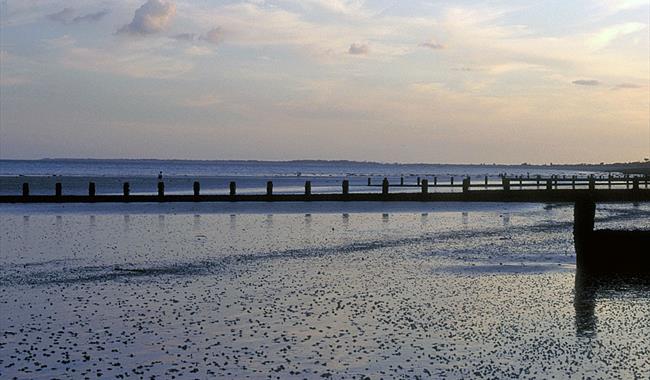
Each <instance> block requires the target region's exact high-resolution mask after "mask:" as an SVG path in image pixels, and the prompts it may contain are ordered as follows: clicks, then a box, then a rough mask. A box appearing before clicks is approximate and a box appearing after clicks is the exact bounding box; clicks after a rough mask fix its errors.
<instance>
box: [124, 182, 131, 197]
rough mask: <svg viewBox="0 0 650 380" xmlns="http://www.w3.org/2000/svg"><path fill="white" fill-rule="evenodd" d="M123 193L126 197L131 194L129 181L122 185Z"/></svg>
mask: <svg viewBox="0 0 650 380" xmlns="http://www.w3.org/2000/svg"><path fill="white" fill-rule="evenodd" d="M122 194H124V196H125V197H128V196H129V194H131V186H130V185H129V183H128V182H124V184H123V185H122Z"/></svg>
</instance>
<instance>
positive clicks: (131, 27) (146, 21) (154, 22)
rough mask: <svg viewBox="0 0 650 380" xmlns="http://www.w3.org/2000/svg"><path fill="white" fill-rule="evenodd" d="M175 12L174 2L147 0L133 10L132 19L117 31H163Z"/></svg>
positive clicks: (143, 32) (139, 32)
mask: <svg viewBox="0 0 650 380" xmlns="http://www.w3.org/2000/svg"><path fill="white" fill-rule="evenodd" d="M175 14H176V4H174V3H171V2H168V1H165V0H147V2H146V3H144V4H143V5H142V6H141V7H140V8H138V9H137V10H136V11H135V14H134V15H133V20H132V21H131V22H130V23H128V24H126V25H124V26H123V27H121V28H120V29H119V30H118V33H127V34H136V35H146V34H153V33H158V32H161V31H163V30H164V29H165V28H167V27H168V26H169V24H170V23H171V21H172V19H173V18H174V15H175Z"/></svg>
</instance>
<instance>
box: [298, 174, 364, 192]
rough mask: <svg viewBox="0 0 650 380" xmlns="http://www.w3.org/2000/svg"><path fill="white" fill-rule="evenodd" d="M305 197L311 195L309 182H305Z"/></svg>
mask: <svg viewBox="0 0 650 380" xmlns="http://www.w3.org/2000/svg"><path fill="white" fill-rule="evenodd" d="M368 180H370V178H368ZM305 195H311V181H305Z"/></svg>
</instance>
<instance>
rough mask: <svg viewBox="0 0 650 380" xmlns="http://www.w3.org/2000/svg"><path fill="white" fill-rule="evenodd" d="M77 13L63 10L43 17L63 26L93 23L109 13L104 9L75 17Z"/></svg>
mask: <svg viewBox="0 0 650 380" xmlns="http://www.w3.org/2000/svg"><path fill="white" fill-rule="evenodd" d="M76 13H77V12H76V11H75V10H74V9H73V8H63V9H62V10H60V11H58V12H56V13H52V14H49V15H47V16H45V17H46V18H47V19H48V20H50V21H55V22H60V23H61V24H64V25H70V24H77V23H80V22H95V21H99V20H101V19H102V18H104V16H106V15H107V14H108V13H109V11H108V9H104V10H101V11H98V12H94V13H88V14H85V15H81V16H75V14H76Z"/></svg>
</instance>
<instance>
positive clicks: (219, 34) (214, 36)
mask: <svg viewBox="0 0 650 380" xmlns="http://www.w3.org/2000/svg"><path fill="white" fill-rule="evenodd" d="M201 39H202V40H203V41H206V42H209V43H211V44H215V45H217V44H220V43H221V42H222V41H223V29H222V28H221V27H216V28H212V29H210V30H208V31H207V32H206V33H205V34H203V35H202V36H201Z"/></svg>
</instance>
